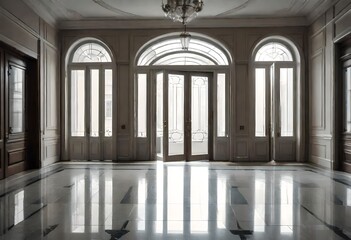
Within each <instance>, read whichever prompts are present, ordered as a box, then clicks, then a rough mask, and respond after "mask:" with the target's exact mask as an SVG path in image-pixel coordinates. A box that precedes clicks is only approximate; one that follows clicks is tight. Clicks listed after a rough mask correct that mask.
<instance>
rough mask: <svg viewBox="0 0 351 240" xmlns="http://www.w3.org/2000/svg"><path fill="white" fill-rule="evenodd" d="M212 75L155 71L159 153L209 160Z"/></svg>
mask: <svg viewBox="0 0 351 240" xmlns="http://www.w3.org/2000/svg"><path fill="white" fill-rule="evenodd" d="M210 84H211V75H209V74H206V73H196V72H158V73H157V74H156V89H155V90H156V144H155V145H156V157H157V158H158V159H163V160H164V161H176V160H202V159H204V160H208V159H209V156H210V152H211V149H210V146H211V144H210V142H211V134H210V133H211V130H210V129H211V125H212V124H211V118H210V115H211V114H210V113H211V106H210V102H211V101H210V99H211V94H210V89H211V88H210Z"/></svg>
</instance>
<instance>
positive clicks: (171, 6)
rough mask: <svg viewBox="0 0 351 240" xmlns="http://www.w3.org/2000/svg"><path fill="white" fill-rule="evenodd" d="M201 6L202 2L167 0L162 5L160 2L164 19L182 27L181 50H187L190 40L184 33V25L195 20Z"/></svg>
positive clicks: (194, 0) (196, 0)
mask: <svg viewBox="0 0 351 240" xmlns="http://www.w3.org/2000/svg"><path fill="white" fill-rule="evenodd" d="M203 6H204V2H203V1H202V0H167V3H163V0H162V10H163V11H164V13H165V15H166V17H169V18H170V19H172V20H173V21H174V22H181V23H182V24H183V25H184V32H182V33H181V34H180V41H181V44H182V49H183V50H188V48H189V43H190V38H191V35H190V34H189V33H187V32H186V25H187V24H188V23H189V22H190V21H191V20H193V19H194V18H196V16H197V15H198V13H199V12H200V11H201V10H202V8H203Z"/></svg>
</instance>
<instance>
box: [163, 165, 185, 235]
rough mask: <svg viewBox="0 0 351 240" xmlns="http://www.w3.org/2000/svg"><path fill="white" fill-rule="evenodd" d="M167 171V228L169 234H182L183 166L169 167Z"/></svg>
mask: <svg viewBox="0 0 351 240" xmlns="http://www.w3.org/2000/svg"><path fill="white" fill-rule="evenodd" d="M167 173H168V179H167V189H168V193H167V200H168V203H167V229H168V233H170V234H177V233H179V234H182V233H183V221H184V215H183V214H184V168H183V167H169V168H168V171H167Z"/></svg>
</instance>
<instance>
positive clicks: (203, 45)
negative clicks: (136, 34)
mask: <svg viewBox="0 0 351 240" xmlns="http://www.w3.org/2000/svg"><path fill="white" fill-rule="evenodd" d="M157 59H160V60H159V61H156V60H157ZM155 61H156V62H155ZM228 64H229V60H228V57H227V55H226V54H225V51H223V49H220V48H219V47H217V46H216V45H214V44H212V43H209V42H206V41H204V40H201V39H196V38H192V39H191V41H190V43H189V49H188V51H185V50H182V45H181V43H180V39H179V38H176V39H167V40H163V41H160V42H157V43H155V44H153V45H151V46H150V47H149V48H147V49H146V50H145V51H144V52H143V53H142V54H141V56H140V57H139V59H138V66H148V65H228Z"/></svg>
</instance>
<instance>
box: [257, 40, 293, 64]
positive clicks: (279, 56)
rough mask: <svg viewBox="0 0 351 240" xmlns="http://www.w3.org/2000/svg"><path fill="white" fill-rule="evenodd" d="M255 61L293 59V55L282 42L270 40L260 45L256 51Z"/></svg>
mask: <svg viewBox="0 0 351 240" xmlns="http://www.w3.org/2000/svg"><path fill="white" fill-rule="evenodd" d="M255 61H261V62H275V61H293V57H292V54H291V52H290V50H289V49H288V48H287V47H286V46H284V45H283V44H281V43H277V42H270V43H267V44H266V45H264V46H262V47H261V48H260V49H259V50H258V51H257V54H256V57H255Z"/></svg>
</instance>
